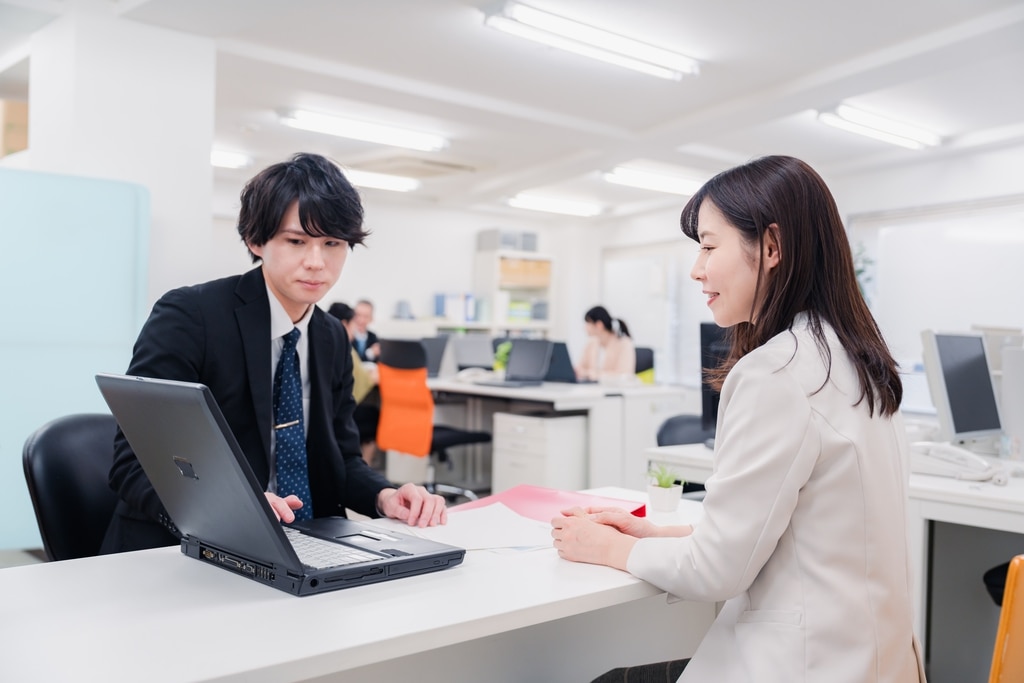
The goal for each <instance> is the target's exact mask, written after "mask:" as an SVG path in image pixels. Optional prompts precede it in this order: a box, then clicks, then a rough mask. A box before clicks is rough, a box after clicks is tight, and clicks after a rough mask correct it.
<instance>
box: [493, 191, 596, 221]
mask: <svg viewBox="0 0 1024 683" xmlns="http://www.w3.org/2000/svg"><path fill="white" fill-rule="evenodd" d="M508 205H509V206H513V207H515V208H517V209H529V210H531V211H545V212H547V213H558V214H562V215H564V216H580V217H582V218H589V217H590V216H596V215H598V214H599V213H601V211H602V210H603V208H604V207H602V206H601V205H599V204H592V203H590V202H581V201H577V200H570V199H558V198H554V197H542V196H538V195H531V194H517V195H516V196H515V197H511V198H510V199H509V200H508Z"/></svg>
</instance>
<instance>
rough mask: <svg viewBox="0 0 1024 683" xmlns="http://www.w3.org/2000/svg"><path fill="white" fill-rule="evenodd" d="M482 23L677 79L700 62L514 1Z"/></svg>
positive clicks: (696, 70)
mask: <svg viewBox="0 0 1024 683" xmlns="http://www.w3.org/2000/svg"><path fill="white" fill-rule="evenodd" d="M484 24H485V25H487V26H490V27H491V28H496V29H498V30H499V31H504V32H506V33H510V34H512V35H515V36H519V37H520V38H527V39H529V40H533V41H536V42H538V43H543V44H545V45H549V46H551V47H555V48H558V49H560V50H566V51H568V52H573V53H575V54H578V55H583V56H584V57H590V58H591V59H597V60H599V61H602V62H606V63H608V64H615V65H617V66H622V67H625V68H627V69H633V70H634V71H640V72H642V73H646V74H650V75H652V76H657V77H659V78H666V79H669V80H673V81H678V80H680V79H681V78H682V77H683V75H684V74H692V75H697V74H698V73H700V63H699V62H698V61H697V60H696V59H693V58H692V57H687V56H686V55H681V54H679V53H678V52H672V51H671V50H665V49H663V48H660V47H655V46H654V45H649V44H647V43H642V42H640V41H638V40H634V39H632V38H627V37H625V36H620V35H618V34H615V33H611V32H610V31H605V30H603V29H599V28H595V27H593V26H588V25H586V24H581V23H579V22H578V21H573V20H572V19H566V18H565V17H560V16H558V15H557V14H551V13H550V12H543V11H541V10H538V9H534V8H533V7H527V6H526V5H521V4H519V3H517V2H507V3H505V4H504V5H503V6H502V7H500V8H499V9H498V10H497V11H495V12H493V13H489V14H485V15H484Z"/></svg>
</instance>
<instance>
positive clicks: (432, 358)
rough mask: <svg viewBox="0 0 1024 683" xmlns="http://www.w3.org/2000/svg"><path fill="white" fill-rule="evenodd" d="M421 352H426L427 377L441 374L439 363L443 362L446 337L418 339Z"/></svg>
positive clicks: (446, 345) (446, 342)
mask: <svg viewBox="0 0 1024 683" xmlns="http://www.w3.org/2000/svg"><path fill="white" fill-rule="evenodd" d="M420 344H422V345H423V350H424V351H426V352H427V377H437V376H439V375H440V374H441V362H442V361H443V360H444V356H445V349H447V347H448V335H443V334H442V335H439V336H437V337H424V338H423V339H420Z"/></svg>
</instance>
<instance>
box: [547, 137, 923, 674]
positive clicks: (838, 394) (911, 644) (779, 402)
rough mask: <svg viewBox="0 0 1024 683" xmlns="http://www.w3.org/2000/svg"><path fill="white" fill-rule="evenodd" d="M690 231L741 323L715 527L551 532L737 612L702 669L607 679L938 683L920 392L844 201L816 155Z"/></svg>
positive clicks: (747, 174)
mask: <svg viewBox="0 0 1024 683" xmlns="http://www.w3.org/2000/svg"><path fill="white" fill-rule="evenodd" d="M681 223H682V230H683V232H684V233H685V234H686V235H687V236H688V237H690V238H691V239H694V240H697V241H698V242H699V243H700V254H699V256H698V257H697V262H696V264H695V265H694V267H693V271H692V273H691V276H692V277H693V279H695V280H696V281H697V282H698V283H700V285H701V287H702V289H703V291H704V294H705V295H706V296H707V304H708V306H709V307H710V308H711V312H712V314H713V315H714V318H715V322H716V323H718V325H720V326H722V327H730V328H732V347H731V351H730V353H729V355H728V357H727V359H726V360H725V361H724V363H723V364H722V366H721V367H720V368H719V369H718V370H717V372H716V373H713V375H712V383H713V384H714V385H715V386H717V387H720V388H721V392H722V393H721V403H720V405H719V417H718V430H717V438H716V442H715V464H714V473H713V474H712V475H711V477H710V478H709V479H708V481H707V483H706V487H707V494H706V497H705V499H704V511H703V516H702V518H701V521H700V522H699V523H698V524H696V525H694V526H689V525H680V526H667V527H658V526H655V525H653V524H652V523H651V522H649V521H646V520H644V519H641V518H637V517H633V516H631V515H629V514H627V513H626V512H624V511H622V510H615V509H610V508H603V509H597V508H592V509H589V510H581V509H574V510H567V511H565V513H564V514H565V516H564V517H560V518H558V519H555V520H552V525H553V529H552V536H553V538H554V545H555V547H556V548H557V549H558V554H559V555H560V556H561V557H563V558H565V559H568V560H572V561H577V562H591V563H595V564H604V565H609V566H612V567H616V568H619V569H623V570H626V571H628V572H630V573H632V574H633V575H635V576H637V577H639V578H641V579H644V580H646V581H649V582H650V583H652V584H654V585H656V586H658V587H659V588H661V589H663V590H665V591H668V592H669V593H671V594H673V595H676V596H679V597H680V598H683V599H687V600H699V601H716V602H718V601H724V602H725V605H724V606H723V608H722V609H721V611H720V612H719V614H718V617H717V618H716V619H715V622H714V624H713V625H712V626H711V628H710V630H709V631H708V633H707V635H706V636H705V638H704V640H703V641H702V643H701V644H700V646H699V647H698V649H697V652H696V653H695V654H694V656H693V658H692V659H691V660H683V661H679V662H669V663H661V664H659V665H646V666H640V667H635V668H632V669H631V670H629V673H628V674H627V673H626V670H622V669H616V670H614V671H612V672H608V673H607V674H605V675H604V676H602V677H601V678H599V679H598V680H599V681H624V680H626V676H627V675H628V676H629V679H628V680H631V681H634V680H643V681H648V680H649V681H655V680H658V681H666V680H674V679H675V677H676V676H679V680H680V681H702V682H703V681H707V682H712V681H714V682H718V681H759V682H764V681H777V682H779V683H783V682H785V683H796V682H808V683H809V682H815V683H843V682H849V683H854V682H856V683H867V682H869V681H870V682H877V683H881V682H892V683H895V682H897V681H898V682H899V683H908V682H917V681H923V680H924V673H923V669H922V665H921V659H920V654H919V647H918V644H917V641H916V639H915V637H914V633H913V625H912V622H913V618H912V605H911V597H910V596H911V595H912V593H913V591H912V590H911V585H910V561H909V557H908V549H907V536H906V523H905V519H906V514H905V506H906V498H907V479H908V466H907V450H906V446H905V437H904V430H903V425H902V424H901V421H900V418H899V413H898V409H899V405H900V400H901V398H902V393H903V391H902V385H901V382H900V378H899V375H898V374H897V369H896V363H895V361H894V360H893V358H892V356H891V354H890V353H889V351H888V349H887V348H886V345H885V342H884V341H883V340H882V337H881V334H880V333H879V330H878V327H877V325H876V323H875V321H874V319H873V318H872V316H871V313H870V312H869V311H868V308H867V305H866V304H865V302H864V299H863V297H862V296H861V295H860V293H859V290H858V288H857V281H856V278H855V276H854V267H853V260H852V257H851V254H850V245H849V243H848V241H847V238H846V233H845V232H844V230H843V225H842V222H841V220H840V218H839V213H838V211H837V209H836V205H835V201H834V200H833V198H832V195H831V193H830V192H829V190H828V188H827V187H826V186H825V184H824V182H823V181H822V179H821V178H820V177H819V176H818V174H817V173H815V172H814V171H813V170H812V169H811V168H810V167H809V166H807V165H806V164H805V163H803V162H801V161H798V160H796V159H793V158H790V157H765V158H762V159H757V160H755V161H752V162H750V163H748V164H745V165H743V166H740V167H737V168H734V169H732V170H729V171H725V172H724V173H721V174H719V175H718V176H716V177H715V178H713V179H712V180H710V181H709V182H708V183H707V184H706V185H705V186H704V187H703V188H702V189H701V190H700V191H698V192H697V194H695V195H694V196H693V197H692V198H691V199H690V201H689V202H688V203H687V205H686V207H685V208H684V209H683V213H682V218H681ZM680 671H681V672H682V675H681V676H680ZM669 672H671V673H669ZM645 676H648V677H645Z"/></svg>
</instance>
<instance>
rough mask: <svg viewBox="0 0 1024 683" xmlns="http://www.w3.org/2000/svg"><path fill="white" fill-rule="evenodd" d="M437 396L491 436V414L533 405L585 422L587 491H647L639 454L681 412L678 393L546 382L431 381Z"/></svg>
mask: <svg viewBox="0 0 1024 683" xmlns="http://www.w3.org/2000/svg"><path fill="white" fill-rule="evenodd" d="M428 384H429V386H430V388H431V389H432V390H433V391H434V392H436V393H437V394H438V395H443V394H454V395H459V396H463V397H465V398H466V416H465V417H466V421H465V425H464V426H465V427H466V428H467V429H478V430H482V431H491V429H492V426H491V416H492V415H493V413H494V412H495V411H496V410H511V412H525V411H526V410H528V409H529V405H530V404H532V405H534V406H536V407H538V408H542V409H546V410H550V411H553V412H556V413H558V412H580V413H583V414H585V415H586V416H587V437H588V449H587V450H588V454H589V455H588V480H587V486H590V487H596V486H623V487H627V488H631V489H643V488H644V487H645V486H646V478H645V472H646V460H645V458H644V450H645V449H646V448H649V447H652V446H654V445H655V443H656V436H657V432H658V427H659V426H660V425H661V423H662V421H664V420H665V419H666V418H668V417H671V416H672V415H677V414H679V413H683V412H686V408H687V405H686V398H687V391H686V389H684V388H682V387H675V386H661V385H649V384H633V385H626V386H606V385H601V384H562V383H557V382H545V383H544V384H542V385H541V386H536V387H521V388H510V387H490V386H484V385H479V384H473V383H471V382H460V381H458V380H455V379H440V378H438V379H431V380H429V381H428Z"/></svg>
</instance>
